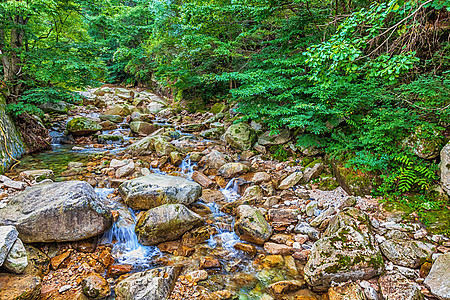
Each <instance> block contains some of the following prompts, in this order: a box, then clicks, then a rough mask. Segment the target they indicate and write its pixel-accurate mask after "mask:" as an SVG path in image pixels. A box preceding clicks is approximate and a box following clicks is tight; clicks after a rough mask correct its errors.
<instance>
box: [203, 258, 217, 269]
mask: <svg viewBox="0 0 450 300" xmlns="http://www.w3.org/2000/svg"><path fill="white" fill-rule="evenodd" d="M200 268H202V269H216V268H220V261H219V260H218V259H217V258H213V257H209V256H207V257H203V258H202V260H201V261H200Z"/></svg>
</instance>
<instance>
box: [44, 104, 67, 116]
mask: <svg viewBox="0 0 450 300" xmlns="http://www.w3.org/2000/svg"><path fill="white" fill-rule="evenodd" d="M39 108H40V109H42V111H43V112H46V113H51V114H67V113H68V112H69V105H68V104H67V103H65V102H58V103H53V102H46V103H43V104H41V105H39Z"/></svg>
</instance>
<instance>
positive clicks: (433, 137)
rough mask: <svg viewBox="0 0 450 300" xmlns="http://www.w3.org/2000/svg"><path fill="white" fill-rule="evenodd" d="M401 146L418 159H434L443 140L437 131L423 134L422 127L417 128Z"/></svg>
mask: <svg viewBox="0 0 450 300" xmlns="http://www.w3.org/2000/svg"><path fill="white" fill-rule="evenodd" d="M403 144H404V145H405V146H407V147H408V148H409V149H410V150H411V151H412V152H413V153H414V154H415V155H417V156H418V157H420V158H423V159H434V158H436V157H438V156H439V151H440V149H441V147H442V145H443V138H442V135H441V134H440V132H439V131H436V130H434V131H432V132H424V130H423V128H422V127H417V128H416V130H415V132H413V133H412V134H411V135H410V136H409V137H408V138H406V139H405V140H404V141H403Z"/></svg>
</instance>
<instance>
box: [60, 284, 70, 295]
mask: <svg viewBox="0 0 450 300" xmlns="http://www.w3.org/2000/svg"><path fill="white" fill-rule="evenodd" d="M71 288H72V286H71V285H70V284H66V285H63V286H62V287H60V289H59V290H58V292H59V293H64V292H65V291H68V290H70V289H71Z"/></svg>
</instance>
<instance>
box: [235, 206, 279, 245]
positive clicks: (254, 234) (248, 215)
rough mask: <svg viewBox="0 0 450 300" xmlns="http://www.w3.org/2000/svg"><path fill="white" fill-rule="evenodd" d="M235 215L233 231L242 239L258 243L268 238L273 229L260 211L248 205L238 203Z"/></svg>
mask: <svg viewBox="0 0 450 300" xmlns="http://www.w3.org/2000/svg"><path fill="white" fill-rule="evenodd" d="M237 216H238V220H237V221H236V223H235V225H234V231H235V232H236V234H237V235H238V236H239V237H240V238H241V239H242V240H244V241H247V242H250V243H255V244H258V245H262V244H264V243H265V242H267V241H268V240H269V238H270V236H271V235H272V233H273V230H272V227H271V226H270V225H269V223H267V221H266V219H265V218H264V216H263V214H262V213H261V211H259V210H258V209H256V208H254V207H252V206H249V205H240V206H239V207H238V208H237Z"/></svg>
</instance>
